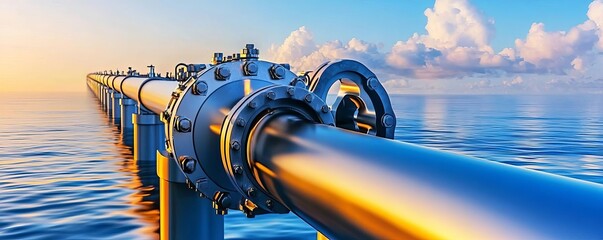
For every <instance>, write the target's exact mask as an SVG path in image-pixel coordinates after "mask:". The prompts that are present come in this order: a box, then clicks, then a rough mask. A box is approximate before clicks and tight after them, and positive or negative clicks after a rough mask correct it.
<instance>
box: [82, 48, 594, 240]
mask: <svg viewBox="0 0 603 240" xmlns="http://www.w3.org/2000/svg"><path fill="white" fill-rule="evenodd" d="M149 67H150V71H149V74H146V75H140V74H138V73H136V72H135V71H133V70H131V69H130V70H129V71H128V73H127V74H124V73H123V72H122V73H121V74H120V72H119V71H116V73H115V74H114V73H113V72H112V71H109V72H97V73H93V74H89V75H88V76H87V84H88V86H89V88H90V90H91V91H92V92H93V93H94V95H95V96H97V97H98V98H99V100H100V103H101V105H102V106H103V108H102V109H103V110H105V111H107V114H108V116H109V117H110V118H111V119H112V120H113V121H112V122H113V123H116V124H118V125H120V129H121V131H122V134H124V132H131V131H134V132H135V133H134V135H135V136H134V141H133V142H134V143H133V145H134V146H135V147H134V155H135V159H139V160H141V161H151V162H156V164H157V174H158V176H159V177H160V178H161V186H160V195H161V203H160V205H161V208H160V214H161V237H162V239H180V238H190V237H191V236H197V237H199V238H204V239H205V238H208V239H217V238H222V237H223V236H224V233H223V218H222V216H223V215H225V214H227V213H228V211H229V210H238V211H242V212H243V213H245V215H246V216H247V217H250V218H252V217H254V216H256V215H259V214H284V213H289V212H292V213H294V214H296V215H297V216H299V217H300V218H301V219H302V220H304V221H305V222H306V223H308V224H309V225H311V226H312V227H314V228H315V229H316V230H317V231H319V232H320V234H319V236H321V235H324V236H326V237H328V238H331V239H601V238H603V221H601V218H600V216H603V204H601V203H603V186H602V185H599V184H595V183H590V182H586V181H581V180H576V179H572V178H567V177H562V176H558V175H553V174H548V173H543V172H538V171H534V170H528V169H524V168H520V167H515V166H510V165H506V164H502V163H497V162H492V161H487V160H483V159H478V158H473V157H468V156H463V155H459V154H454V153H449V152H444V151H439V150H436V149H431V148H425V147H421V146H418V145H413V144H408V143H403V142H399V141H394V140H392V139H393V137H394V130H395V126H396V117H395V114H394V112H393V109H392V106H391V103H390V100H389V96H388V94H387V92H386V91H385V88H384V87H383V86H382V85H381V83H380V81H379V80H378V78H377V76H376V75H375V74H374V73H373V72H372V71H370V70H369V69H368V68H367V67H366V66H364V65H363V64H361V63H359V62H357V61H353V60H337V61H331V62H327V63H325V64H322V65H320V66H318V68H317V69H316V70H314V71H310V72H304V73H301V74H300V75H297V74H295V73H293V72H292V71H291V70H290V69H289V65H288V64H279V63H272V62H268V61H263V60H259V51H258V50H257V49H256V48H255V47H254V46H253V44H248V45H246V47H245V48H244V49H243V50H242V51H241V52H240V53H235V54H233V55H229V56H226V57H224V55H223V54H222V53H216V54H214V56H213V58H212V60H211V62H210V63H209V64H184V63H179V64H178V65H176V67H175V69H174V70H175V72H174V73H173V74H172V76H171V77H170V76H169V75H168V74H166V76H165V77H161V76H158V75H157V76H156V74H155V72H154V68H153V66H152V65H151V66H149ZM336 83H339V84H340V88H339V92H338V93H337V97H336V100H335V102H334V103H333V104H327V103H326V102H327V101H326V100H327V96H328V94H329V89H331V87H332V86H333V85H334V84H336ZM133 106H134V107H133ZM116 118H119V119H120V120H119V121H117V120H115V119H116ZM124 119H129V122H128V120H124ZM131 129H135V130H131Z"/></svg>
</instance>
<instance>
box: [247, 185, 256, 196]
mask: <svg viewBox="0 0 603 240" xmlns="http://www.w3.org/2000/svg"><path fill="white" fill-rule="evenodd" d="M255 193H256V191H255V188H253V187H250V188H248V189H247V195H249V196H250V197H253V196H255Z"/></svg>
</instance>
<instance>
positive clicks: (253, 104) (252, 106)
mask: <svg viewBox="0 0 603 240" xmlns="http://www.w3.org/2000/svg"><path fill="white" fill-rule="evenodd" d="M247 106H249V107H250V108H256V107H258V103H257V102H255V101H251V102H249V104H247Z"/></svg>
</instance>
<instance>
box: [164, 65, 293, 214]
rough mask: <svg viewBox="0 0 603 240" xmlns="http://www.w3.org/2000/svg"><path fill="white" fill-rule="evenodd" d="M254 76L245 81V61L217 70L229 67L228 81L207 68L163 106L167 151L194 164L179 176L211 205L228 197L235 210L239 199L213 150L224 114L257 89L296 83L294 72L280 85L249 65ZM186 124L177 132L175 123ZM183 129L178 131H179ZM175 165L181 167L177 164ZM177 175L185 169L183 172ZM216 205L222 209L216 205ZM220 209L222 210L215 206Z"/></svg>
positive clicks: (266, 69) (266, 72)
mask: <svg viewBox="0 0 603 240" xmlns="http://www.w3.org/2000/svg"><path fill="white" fill-rule="evenodd" d="M254 61H255V62H256V63H257V65H258V67H259V71H258V73H257V75H256V76H245V74H244V72H243V71H242V69H243V64H245V63H246V62H245V61H233V62H226V63H221V64H220V65H218V66H220V67H222V68H228V69H229V70H230V72H231V76H230V77H229V80H228V81H222V80H217V79H215V75H214V71H215V68H216V67H217V66H210V67H208V68H205V69H204V70H201V71H200V72H197V73H194V74H193V75H192V76H191V77H189V78H188V79H187V80H185V81H182V85H181V86H179V87H178V88H177V89H175V90H174V93H173V94H172V99H171V100H170V102H169V104H168V107H167V108H166V110H165V111H164V112H163V114H162V121H163V122H164V123H165V130H166V146H167V152H168V154H169V155H170V157H171V158H172V159H175V160H182V159H183V158H192V159H194V160H195V161H194V163H195V164H194V168H193V164H192V163H191V162H190V161H189V162H188V165H187V167H188V169H189V170H190V171H188V172H189V173H187V172H184V171H182V172H183V174H184V176H185V177H186V179H187V180H188V181H189V182H190V183H192V184H190V186H191V187H194V188H195V190H197V191H198V192H200V193H202V195H203V196H205V197H207V198H209V199H210V200H213V201H216V198H215V196H218V195H224V193H229V194H230V195H229V197H230V198H231V199H233V200H232V201H230V203H231V205H230V206H226V207H228V208H230V209H239V199H242V196H241V195H240V194H239V192H238V191H237V190H235V187H234V186H232V183H231V181H230V179H229V177H228V176H227V175H228V174H227V173H226V172H225V171H224V168H223V164H222V157H221V155H220V152H219V151H218V149H219V145H220V128H221V124H222V123H223V121H224V118H225V117H226V114H227V113H228V111H229V110H230V109H231V108H232V106H233V105H235V104H236V103H237V102H239V101H240V100H241V99H242V98H244V97H245V96H246V95H248V94H251V93H253V92H254V91H255V90H257V89H261V88H263V87H266V86H269V85H274V84H287V83H288V82H289V80H291V79H293V78H295V76H296V75H295V73H293V72H291V71H286V73H285V76H284V77H283V79H281V80H272V79H271V77H270V71H269V69H270V67H271V66H272V65H273V64H272V63H270V62H265V61H260V60H254ZM198 83H203V84H204V86H203V94H196V93H201V92H200V91H199V92H197V90H199V89H196V87H195V85H196V84H198ZM184 118H186V119H189V120H190V121H191V125H190V130H188V131H179V130H178V126H179V123H178V120H181V119H184ZM180 130H182V129H180ZM178 164H179V165H180V166H181V167H184V166H183V165H182V161H179V162H178ZM181 170H184V169H183V168H182V169H181ZM221 204H224V203H223V202H221ZM220 207H224V206H220Z"/></svg>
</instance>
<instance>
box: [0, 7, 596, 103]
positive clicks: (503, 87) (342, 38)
mask: <svg viewBox="0 0 603 240" xmlns="http://www.w3.org/2000/svg"><path fill="white" fill-rule="evenodd" d="M245 43H255V44H256V46H257V47H258V48H259V49H260V57H261V58H263V59H266V60H271V61H277V62H286V63H290V64H291V65H292V66H293V69H294V70H296V71H301V70H313V69H314V68H315V67H316V66H318V65H319V64H320V63H322V62H324V61H328V60H333V59H341V58H348V59H355V60H358V61H360V62H362V63H364V64H366V65H367V66H369V68H370V69H371V70H373V71H374V72H375V73H376V74H377V76H378V78H379V80H380V81H381V82H382V83H383V84H384V85H385V86H386V88H387V90H388V91H389V92H390V93H440V94H442V93H459V94H464V93H477V94H490V93H492V94H498V93H503V94H505V93H537V94H541V93H599V94H600V93H603V72H602V71H599V70H598V69H601V67H603V0H595V1H592V0H556V1H549V0H530V1H524V0H505V1H503V0H498V1H495V0H482V1H477V0H473V1H469V0H435V1H433V0H432V1H428V0H399V1H379V2H375V1H368V0H358V1H312V0H311V1H276V0H265V1H244V0H239V1H177V2H174V1H148V0H145V1H142V0H136V1H121V0H103V1H100V0H99V1H76V0H70V1H68V0H44V1H42V0H39V1H33V0H19V1H0V92H14V91H17V92H20V91H21V92H22V91H30V92H45V91H51V92H61V91H67V92H77V91H85V89H86V88H85V84H84V77H85V75H86V74H87V73H89V72H94V71H99V70H109V69H120V70H124V69H126V68H127V67H128V66H132V67H134V68H135V69H138V70H139V71H141V72H146V71H147V69H146V66H147V65H150V64H153V65H155V66H157V70H158V72H166V71H173V67H174V66H175V64H177V63H179V62H186V63H207V62H208V61H209V59H210V57H211V55H212V53H213V52H224V53H233V52H238V51H239V49H240V48H242V47H243V46H244V45H245Z"/></svg>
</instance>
